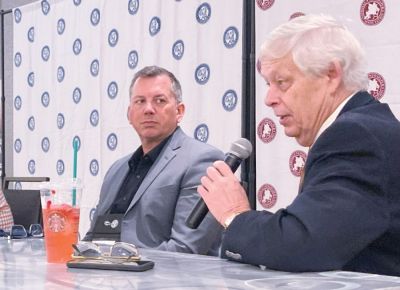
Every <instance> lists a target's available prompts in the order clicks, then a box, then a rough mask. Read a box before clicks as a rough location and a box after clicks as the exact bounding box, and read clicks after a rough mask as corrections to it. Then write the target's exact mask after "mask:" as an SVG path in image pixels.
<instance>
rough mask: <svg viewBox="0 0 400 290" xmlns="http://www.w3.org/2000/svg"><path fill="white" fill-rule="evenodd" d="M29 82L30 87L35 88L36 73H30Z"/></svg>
mask: <svg viewBox="0 0 400 290" xmlns="http://www.w3.org/2000/svg"><path fill="white" fill-rule="evenodd" d="M27 81H28V85H29V86H30V87H33V85H34V84H35V73H34V72H30V73H29V74H28V77H27Z"/></svg>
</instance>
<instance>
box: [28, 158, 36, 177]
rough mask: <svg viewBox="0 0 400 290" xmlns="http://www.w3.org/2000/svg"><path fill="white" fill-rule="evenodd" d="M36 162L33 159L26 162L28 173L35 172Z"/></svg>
mask: <svg viewBox="0 0 400 290" xmlns="http://www.w3.org/2000/svg"><path fill="white" fill-rule="evenodd" d="M35 169H36V164H35V160H33V159H31V160H29V162H28V171H29V173H30V174H35Z"/></svg>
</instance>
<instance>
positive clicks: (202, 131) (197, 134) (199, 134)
mask: <svg viewBox="0 0 400 290" xmlns="http://www.w3.org/2000/svg"><path fill="white" fill-rule="evenodd" d="M208 136H209V133H208V126H207V125H206V124H200V125H198V126H197V127H196V129H195V130H194V138H195V139H196V140H199V141H201V142H203V143H206V142H207V140H208Z"/></svg>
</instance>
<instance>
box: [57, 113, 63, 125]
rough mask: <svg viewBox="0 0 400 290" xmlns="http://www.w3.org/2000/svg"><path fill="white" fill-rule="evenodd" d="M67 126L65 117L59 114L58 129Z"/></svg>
mask: <svg viewBox="0 0 400 290" xmlns="http://www.w3.org/2000/svg"><path fill="white" fill-rule="evenodd" d="M64 124H65V118H64V115H63V114H61V113H58V115H57V127H58V129H62V128H63V127H64Z"/></svg>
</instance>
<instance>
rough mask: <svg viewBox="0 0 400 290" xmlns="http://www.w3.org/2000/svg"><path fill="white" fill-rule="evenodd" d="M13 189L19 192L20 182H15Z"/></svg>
mask: <svg viewBox="0 0 400 290" xmlns="http://www.w3.org/2000/svg"><path fill="white" fill-rule="evenodd" d="M14 189H16V190H21V189H22V184H21V182H20V181H17V182H16V183H15V185H14Z"/></svg>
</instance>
